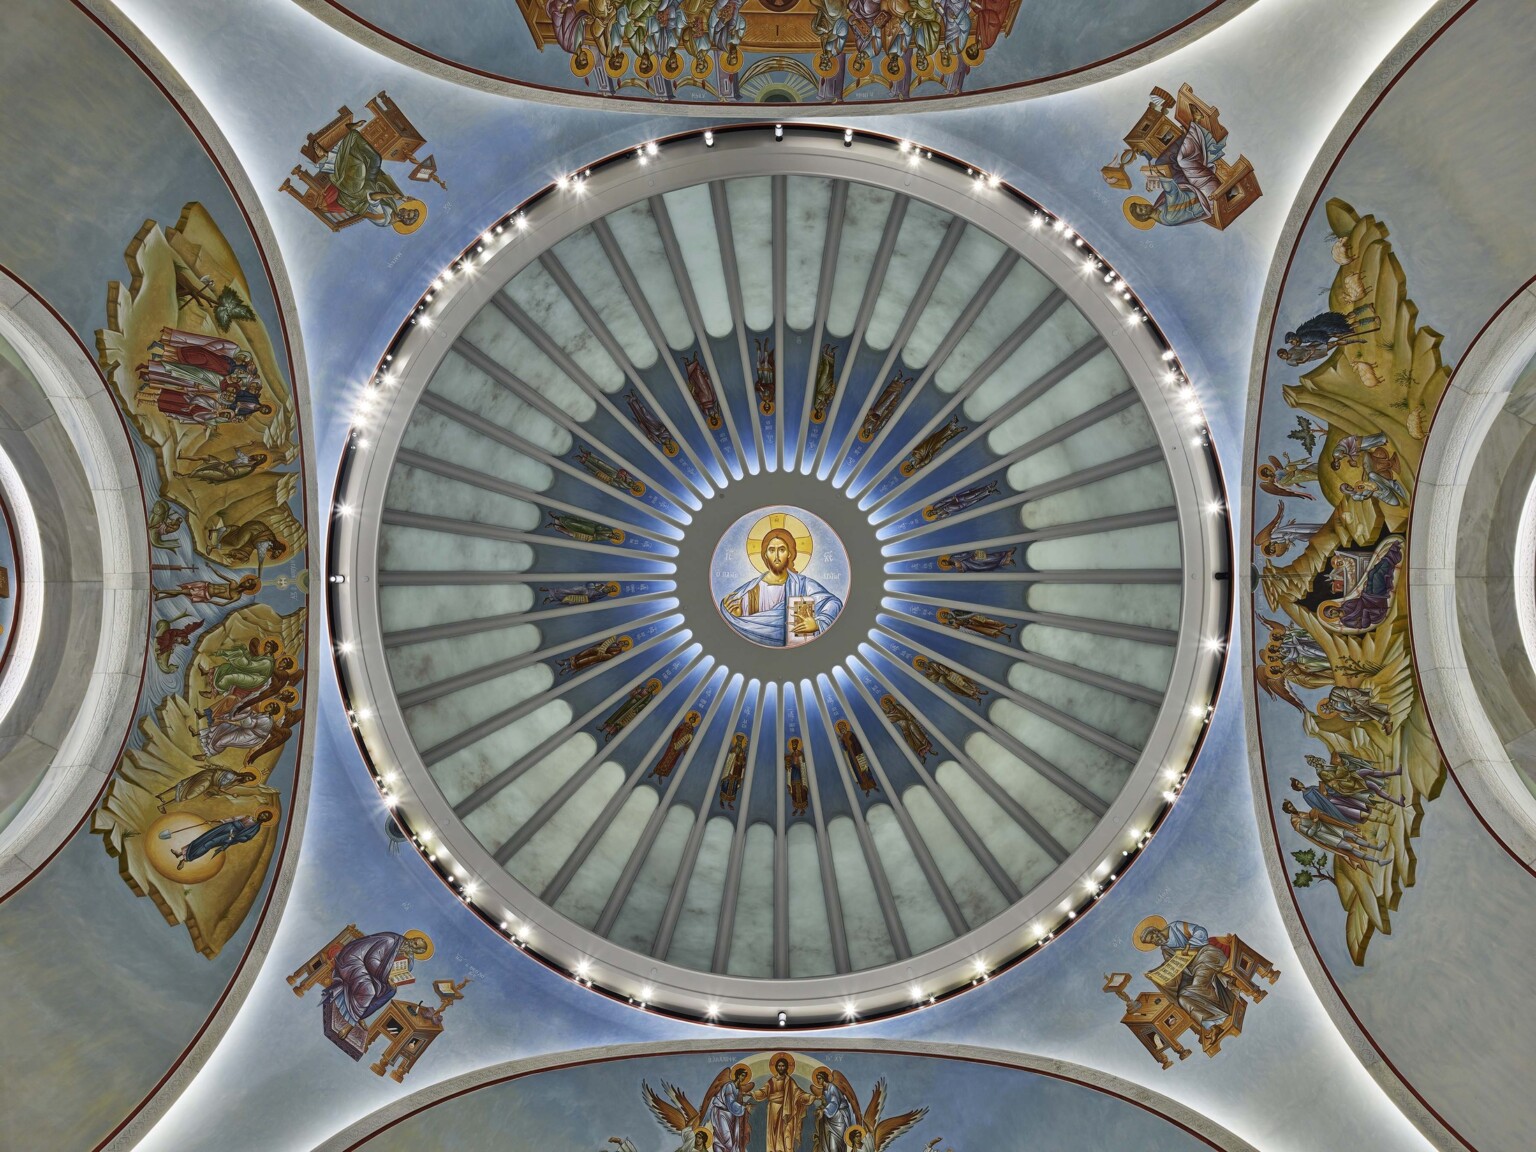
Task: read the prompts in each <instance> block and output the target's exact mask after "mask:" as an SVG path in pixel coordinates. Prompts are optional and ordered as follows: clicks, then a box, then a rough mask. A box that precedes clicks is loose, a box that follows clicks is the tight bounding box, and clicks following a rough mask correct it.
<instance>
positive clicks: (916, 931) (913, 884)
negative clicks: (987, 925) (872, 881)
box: [864, 804, 954, 955]
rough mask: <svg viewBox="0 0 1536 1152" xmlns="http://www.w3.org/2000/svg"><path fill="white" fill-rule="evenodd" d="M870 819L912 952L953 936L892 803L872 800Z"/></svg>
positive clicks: (923, 949)
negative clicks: (874, 802) (898, 820)
mask: <svg viewBox="0 0 1536 1152" xmlns="http://www.w3.org/2000/svg"><path fill="white" fill-rule="evenodd" d="M864 818H865V819H866V820H867V821H869V834H870V836H871V838H873V840H874V842H875V850H876V852H878V853H879V855H880V863H881V864H882V865H884V867H885V876H886V879H887V880H889V881H890V884H891V892H892V894H893V895H894V896H895V897H896V912H897V915H899V916H900V917H901V926H902V928H903V929H905V931H906V933H907V943H908V945H910V946H911V948H912V953H913V955H916V954H918V953H920V952H926V951H928V949H930V948H936V947H938V946H939V945H940V944H942V943H944V941H946V940H948V939H950V938H952V937H953V936H954V933H953V932H951V931H950V930H949V921H948V920H946V919H945V918H944V910H943V909H942V908H940V907H939V901H938V897H936V896H935V895H934V894H933V888H932V886H931V885H930V884H929V883H928V878H927V877H926V876H924V875H923V870H922V868H920V867H919V866H918V863H917V857H916V856H914V855H913V853H912V845H911V844H910V843H908V842H907V837H906V834H905V833H904V832H902V830H901V825H900V824H899V823H898V822H897V820H896V814H895V813H894V812H892V811H891V806H890V805H889V804H873V805H871V806H870V807H869V810H868V811H867V812H865V814H864Z"/></svg>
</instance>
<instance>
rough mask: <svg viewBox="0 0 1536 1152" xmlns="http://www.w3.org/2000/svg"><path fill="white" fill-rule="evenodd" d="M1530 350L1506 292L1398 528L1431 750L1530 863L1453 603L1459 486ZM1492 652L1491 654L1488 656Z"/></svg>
mask: <svg viewBox="0 0 1536 1152" xmlns="http://www.w3.org/2000/svg"><path fill="white" fill-rule="evenodd" d="M1533 354H1536V290H1532V289H1531V288H1526V289H1524V290H1523V291H1522V292H1520V294H1519V295H1517V296H1515V297H1514V298H1513V299H1512V300H1510V301H1509V302H1508V303H1507V304H1506V305H1505V306H1504V308H1503V309H1501V310H1500V311H1499V313H1498V314H1497V316H1496V317H1495V318H1494V319H1493V320H1492V321H1491V322H1490V323H1489V325H1488V327H1487V328H1485V329H1484V330H1483V332H1482V334H1481V335H1480V336H1479V337H1478V338H1477V340H1476V342H1475V343H1474V344H1473V345H1472V347H1471V348H1469V349H1468V350H1467V354H1466V355H1465V356H1464V357H1463V358H1462V361H1461V364H1460V365H1459V366H1458V367H1457V369H1456V374H1455V375H1454V376H1453V377H1452V378H1451V382H1450V386H1449V387H1448V388H1447V389H1446V392H1445V398H1444V400H1442V401H1441V403H1440V410H1439V412H1438V413H1437V414H1436V416H1435V421H1434V424H1433V426H1432V427H1431V429H1430V433H1429V439H1428V441H1427V442H1426V443H1425V446H1424V462H1423V465H1422V467H1421V470H1420V474H1419V487H1418V491H1419V493H1420V496H1419V501H1418V503H1417V505H1416V506H1415V508H1414V510H1413V521H1412V525H1411V529H1412V530H1411V531H1410V533H1409V535H1408V603H1409V620H1410V623H1411V627H1412V635H1413V650H1414V655H1415V660H1416V663H1417V666H1418V672H1419V682H1420V686H1421V690H1422V691H1423V693H1424V703H1425V708H1426V710H1427V712H1428V714H1429V718H1430V722H1431V723H1432V725H1433V727H1434V732H1435V736H1436V738H1437V739H1438V740H1439V742H1440V750H1441V752H1442V753H1443V754H1444V755H1445V760H1446V763H1447V764H1448V765H1449V766H1450V769H1451V771H1452V772H1453V773H1454V774H1455V777H1456V781H1457V783H1458V784H1460V785H1461V786H1462V788H1463V790H1464V791H1465V792H1466V794H1467V801H1468V803H1470V804H1471V805H1472V806H1473V808H1475V809H1476V810H1477V812H1478V814H1479V815H1480V816H1481V817H1482V818H1483V819H1484V820H1485V821H1486V822H1487V824H1488V826H1489V828H1490V829H1491V830H1492V831H1493V833H1494V835H1495V836H1497V837H1498V838H1499V839H1500V840H1501V841H1503V843H1504V846H1505V847H1506V848H1507V849H1509V851H1511V852H1512V853H1514V854H1515V855H1516V856H1518V857H1519V858H1520V859H1521V860H1522V861H1524V862H1525V863H1526V864H1527V865H1530V864H1533V863H1536V796H1533V795H1532V794H1531V791H1530V789H1529V788H1528V787H1527V786H1526V785H1525V783H1524V782H1523V781H1522V779H1521V777H1520V774H1519V772H1518V770H1517V769H1516V768H1515V766H1514V765H1513V764H1512V763H1511V762H1510V758H1509V754H1508V752H1507V751H1506V750H1505V747H1504V741H1503V740H1502V739H1501V738H1500V736H1499V734H1498V732H1497V731H1496V730H1495V728H1494V726H1493V722H1492V721H1491V720H1490V719H1489V717H1488V712H1487V710H1486V709H1485V708H1484V706H1483V702H1482V700H1481V699H1480V698H1479V695H1478V683H1479V682H1480V681H1481V680H1482V676H1481V675H1480V674H1479V675H1472V674H1471V673H1470V672H1469V668H1470V665H1469V663H1468V653H1467V651H1466V648H1465V645H1464V643H1463V640H1462V629H1461V622H1460V615H1459V613H1458V610H1457V605H1456V583H1457V579H1458V576H1457V563H1456V559H1457V550H1458V544H1463V545H1464V544H1468V543H1471V541H1468V540H1466V539H1464V538H1463V537H1462V534H1461V518H1462V515H1463V510H1464V509H1463V505H1464V504H1465V502H1466V498H1467V484H1468V480H1469V479H1470V478H1471V477H1472V474H1473V470H1474V468H1475V467H1476V464H1477V460H1478V455H1479V453H1480V451H1481V449H1482V448H1483V445H1484V440H1485V437H1486V436H1487V434H1488V430H1489V427H1490V426H1491V425H1492V424H1493V422H1494V420H1495V418H1496V417H1497V416H1498V415H1499V413H1500V411H1502V409H1503V407H1504V402H1505V400H1507V399H1508V398H1509V392H1510V389H1511V388H1512V387H1513V385H1514V384H1515V381H1516V380H1517V379H1518V378H1519V377H1520V374H1521V372H1522V371H1523V370H1524V368H1525V367H1526V365H1527V364H1528V363H1530V360H1531V357H1532V355H1533ZM1531 513H1532V508H1531V500H1530V497H1529V496H1528V497H1527V499H1526V500H1525V502H1524V515H1523V516H1522V517H1521V523H1520V533H1519V537H1518V540H1517V543H1516V548H1515V563H1516V569H1515V573H1514V576H1515V581H1514V587H1515V590H1516V595H1517V607H1518V608H1519V609H1520V611H1519V616H1520V627H1521V632H1522V633H1523V635H1524V637H1525V646H1526V650H1527V651H1528V652H1530V651H1533V632H1536V619H1533V616H1536V605H1533V604H1532V597H1533V592H1536V532H1533V530H1532V525H1531V523H1530V518H1531ZM1489 658H1490V659H1492V657H1491V656H1490V657H1489Z"/></svg>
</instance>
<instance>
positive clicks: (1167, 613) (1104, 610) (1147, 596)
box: [1028, 584, 1182, 631]
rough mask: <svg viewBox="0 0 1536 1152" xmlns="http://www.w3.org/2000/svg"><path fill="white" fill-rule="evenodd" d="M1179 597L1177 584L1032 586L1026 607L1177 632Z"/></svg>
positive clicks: (1180, 598)
mask: <svg viewBox="0 0 1536 1152" xmlns="http://www.w3.org/2000/svg"><path fill="white" fill-rule="evenodd" d="M1181 603H1182V597H1181V594H1180V591H1179V586H1178V585H1177V584H1032V585H1030V588H1029V599H1028V604H1029V607H1031V608H1033V609H1034V610H1035V611H1037V612H1060V613H1062V614H1064V615H1067V616H1089V617H1092V618H1094V619H1097V620H1113V621H1115V622H1116V623H1119V624H1145V625H1146V626H1147V627H1148V628H1164V629H1168V630H1170V631H1174V630H1177V629H1178V626H1179V606H1180V604H1181Z"/></svg>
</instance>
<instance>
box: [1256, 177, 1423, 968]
mask: <svg viewBox="0 0 1536 1152" xmlns="http://www.w3.org/2000/svg"><path fill="white" fill-rule="evenodd" d="M1327 218H1328V223H1329V226H1330V228H1331V230H1332V235H1331V236H1330V237H1329V241H1330V244H1331V252H1332V256H1333V259H1334V262H1335V264H1336V266H1337V271H1336V272H1335V275H1334V278H1333V282H1332V284H1331V285H1328V286H1326V287H1327V292H1328V304H1329V309H1328V311H1325V312H1322V313H1319V314H1317V315H1315V316H1311V317H1305V318H1303V317H1296V318H1293V319H1292V320H1291V321H1290V324H1289V326H1288V328H1287V330H1285V331H1284V333H1283V335H1282V337H1281V340H1280V343H1279V346H1278V347H1277V348H1276V349H1275V355H1276V357H1277V359H1278V360H1279V361H1280V362H1282V363H1283V364H1285V365H1288V366H1293V367H1300V366H1308V365H1311V366H1312V367H1308V368H1307V369H1306V370H1305V371H1304V372H1303V373H1302V374H1301V375H1300V377H1299V378H1298V379H1297V380H1296V381H1295V382H1294V383H1288V384H1286V385H1285V386H1284V388H1283V389H1282V396H1283V401H1284V404H1285V405H1286V406H1288V407H1289V409H1291V410H1292V411H1290V412H1286V411H1285V409H1283V408H1281V406H1280V405H1279V404H1277V403H1275V402H1274V401H1273V399H1272V398H1271V399H1270V400H1269V401H1268V403H1267V407H1266V408H1265V410H1264V413H1263V415H1262V417H1261V421H1262V422H1261V426H1260V441H1259V443H1260V451H1259V462H1258V464H1257V471H1258V475H1257V477H1256V480H1257V487H1258V489H1259V490H1260V491H1261V492H1263V493H1265V494H1267V495H1268V496H1271V497H1273V500H1271V501H1269V502H1267V503H1266V502H1264V501H1263V499H1262V497H1261V498H1260V500H1259V501H1258V502H1256V504H1255V508H1254V513H1253V514H1254V525H1255V528H1256V531H1255V535H1254V540H1253V547H1254V553H1255V556H1254V563H1255V582H1254V583H1255V603H1254V611H1255V613H1256V619H1255V648H1256V665H1255V668H1254V677H1255V683H1256V685H1257V686H1258V688H1259V689H1260V690H1261V693H1262V698H1261V705H1262V707H1261V711H1260V717H1259V719H1260V725H1261V732H1262V736H1263V747H1264V757H1265V765H1266V771H1267V773H1268V775H1269V778H1270V780H1271V781H1275V782H1278V781H1281V780H1287V779H1288V784H1287V785H1278V786H1276V787H1275V788H1274V789H1273V790H1274V791H1278V792H1280V793H1281V794H1280V795H1278V796H1276V797H1275V800H1276V801H1277V804H1278V808H1279V812H1278V814H1277V820H1278V822H1279V824H1280V827H1281V843H1282V846H1283V847H1285V849H1286V850H1287V852H1288V855H1289V856H1290V857H1291V859H1292V860H1293V862H1294V865H1295V874H1294V876H1293V883H1294V885H1295V886H1296V887H1297V888H1313V887H1318V886H1326V887H1328V888H1330V889H1332V890H1334V891H1335V892H1336V893H1337V895H1338V898H1339V901H1340V903H1341V904H1342V905H1343V908H1344V912H1345V924H1344V934H1345V938H1346V941H1347V944H1348V948H1349V953H1350V955H1351V957H1353V959H1354V961H1355V963H1356V964H1362V963H1364V960H1365V955H1366V950H1367V947H1368V946H1369V944H1370V941H1371V937H1372V935H1373V934H1374V933H1376V932H1390V931H1391V914H1392V912H1393V911H1394V910H1395V909H1396V908H1397V906H1398V903H1399V901H1400V900H1401V898H1402V895H1403V890H1404V889H1406V888H1408V887H1410V886H1411V885H1412V884H1413V882H1414V869H1415V861H1414V845H1413V840H1414V837H1416V836H1417V835H1418V833H1419V825H1420V822H1421V821H1422V819H1423V818H1424V811H1425V805H1426V804H1428V803H1429V802H1430V801H1432V800H1434V799H1435V797H1436V796H1438V795H1439V792H1440V788H1441V786H1442V784H1443V783H1444V780H1445V765H1444V762H1443V761H1442V759H1441V756H1440V752H1439V748H1438V746H1437V744H1436V742H1435V739H1434V736H1433V734H1432V732H1431V731H1430V727H1429V722H1428V719H1427V718H1426V715H1425V710H1424V704H1423V699H1422V697H1421V695H1420V692H1419V688H1418V683H1417V681H1416V678H1415V675H1414V664H1413V650H1412V645H1411V642H1410V636H1409V628H1408V605H1407V598H1408V589H1407V579H1406V576H1407V573H1406V563H1407V556H1408V552H1407V549H1408V539H1407V533H1408V525H1409V520H1410V517H1411V515H1412V509H1413V497H1414V487H1415V481H1416V478H1417V475H1418V470H1419V466H1420V461H1421V460H1422V457H1423V452H1424V439H1425V434H1426V432H1427V431H1428V428H1429V424H1430V421H1431V420H1432V419H1433V416H1434V413H1435V410H1436V409H1437V407H1438V406H1439V404H1440V401H1441V398H1442V397H1443V396H1444V394H1445V389H1446V386H1447V384H1448V383H1449V380H1450V369H1449V368H1448V367H1447V366H1446V365H1444V364H1443V363H1442V362H1441V359H1440V340H1441V337H1440V335H1439V334H1438V333H1437V332H1435V331H1434V330H1432V329H1430V328H1428V327H1424V326H1421V325H1420V324H1419V323H1418V317H1417V309H1416V308H1415V307H1414V305H1413V302H1412V301H1411V300H1410V299H1409V297H1408V284H1407V280H1406V278H1405V276H1404V274H1403V270H1402V267H1401V265H1400V264H1399V263H1398V261H1397V258H1396V257H1395V256H1394V255H1393V251H1392V245H1391V242H1390V241H1389V240H1388V233H1387V228H1386V225H1385V224H1384V223H1382V222H1381V221H1379V220H1377V219H1376V218H1375V217H1373V216H1370V215H1362V214H1360V213H1357V212H1356V211H1355V210H1354V209H1353V208H1352V207H1351V206H1350V205H1348V204H1347V203H1345V202H1344V201H1342V200H1339V199H1333V200H1330V201H1329V202H1328V204H1327ZM1282 442H1283V443H1284V445H1285V446H1284V447H1283V448H1282V447H1279V444H1280V443H1282Z"/></svg>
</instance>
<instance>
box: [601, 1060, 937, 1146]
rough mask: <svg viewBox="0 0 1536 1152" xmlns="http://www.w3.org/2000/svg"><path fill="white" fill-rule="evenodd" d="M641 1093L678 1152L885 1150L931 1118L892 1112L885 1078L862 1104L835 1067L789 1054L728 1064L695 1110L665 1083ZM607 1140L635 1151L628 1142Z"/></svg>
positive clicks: (920, 1112)
mask: <svg viewBox="0 0 1536 1152" xmlns="http://www.w3.org/2000/svg"><path fill="white" fill-rule="evenodd" d="M640 1091H641V1096H642V1098H643V1099H644V1101H645V1104H646V1107H648V1108H649V1109H650V1110H651V1114H652V1115H653V1116H654V1117H655V1118H656V1121H657V1123H659V1124H660V1125H661V1126H662V1127H663V1128H664V1129H666V1131H667V1132H669V1133H670V1134H671V1135H672V1136H673V1137H675V1138H677V1139H678V1141H679V1143H678V1144H677V1152H749V1150H750V1149H758V1148H763V1149H766V1152H884V1150H885V1149H886V1148H888V1147H890V1145H891V1144H892V1143H893V1142H894V1141H895V1140H896V1139H897V1138H898V1137H899V1136H901V1135H903V1134H904V1133H906V1132H907V1131H909V1130H910V1129H912V1128H913V1127H914V1126H915V1125H916V1124H917V1123H918V1122H919V1121H920V1120H922V1118H923V1117H924V1116H926V1115H927V1114H928V1109H927V1108H915V1109H911V1110H909V1111H904V1112H897V1111H895V1108H894V1106H892V1105H890V1104H889V1102H888V1100H887V1098H886V1096H887V1091H888V1088H887V1086H886V1082H885V1081H884V1080H883V1079H882V1080H879V1081H878V1082H876V1083H875V1085H874V1086H873V1087H872V1088H871V1089H870V1091H869V1095H868V1097H867V1098H866V1099H867V1102H866V1103H864V1104H862V1105H861V1104H860V1102H859V1093H858V1092H857V1091H856V1090H855V1088H854V1087H853V1085H852V1084H851V1083H849V1081H848V1077H847V1076H845V1075H844V1074H843V1073H842V1072H841V1071H840V1070H839V1069H837V1068H835V1067H832V1066H830V1065H827V1064H823V1063H822V1062H821V1061H819V1060H817V1059H815V1058H814V1057H811V1056H808V1055H805V1054H803V1053H791V1052H774V1053H772V1054H769V1053H766V1052H760V1053H757V1054H756V1055H753V1056H748V1057H746V1058H745V1059H742V1060H738V1061H736V1062H734V1063H729V1064H726V1065H725V1066H724V1067H722V1068H721V1069H720V1071H719V1072H718V1073H717V1074H716V1076H715V1078H714V1079H713V1080H712V1081H711V1082H710V1083H709V1085H708V1086H707V1087H706V1088H705V1089H704V1090H703V1092H702V1094H701V1095H700V1096H699V1103H698V1104H697V1105H695V1104H694V1103H693V1101H692V1099H690V1097H689V1094H688V1091H687V1090H686V1089H685V1088H681V1087H678V1086H677V1085H675V1084H669V1083H667V1082H666V1081H665V1080H663V1081H661V1082H660V1090H659V1091H658V1090H657V1089H654V1088H652V1087H651V1086H650V1084H649V1083H642V1085H641V1088H640ZM887 1112H890V1113H891V1114H890V1115H887V1114H886V1113H887ZM758 1132H761V1133H762V1136H761V1137H759V1138H758V1139H757V1140H754V1139H753V1136H754V1134H755V1133H758ZM940 1140H942V1137H939V1138H936V1139H934V1140H932V1141H930V1142H929V1144H928V1148H929V1149H932V1148H934V1147H935V1146H936V1145H937V1144H938V1143H939V1142H940ZM609 1143H610V1144H611V1145H614V1146H616V1147H617V1148H618V1149H619V1150H620V1152H635V1144H634V1143H633V1142H632V1141H630V1140H629V1139H628V1138H626V1137H614V1138H613V1139H612V1140H610V1141H609Z"/></svg>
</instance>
